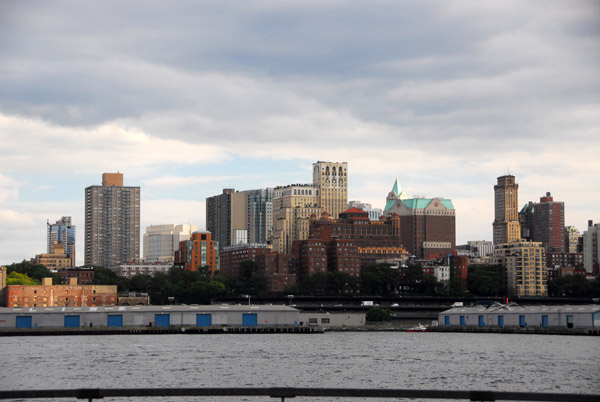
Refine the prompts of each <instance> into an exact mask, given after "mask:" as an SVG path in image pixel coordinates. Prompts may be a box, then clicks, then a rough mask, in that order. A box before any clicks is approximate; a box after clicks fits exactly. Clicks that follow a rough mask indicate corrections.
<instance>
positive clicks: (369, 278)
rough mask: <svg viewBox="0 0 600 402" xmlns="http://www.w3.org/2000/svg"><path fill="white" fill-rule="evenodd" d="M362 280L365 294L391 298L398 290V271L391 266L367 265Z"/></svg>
mask: <svg viewBox="0 0 600 402" xmlns="http://www.w3.org/2000/svg"><path fill="white" fill-rule="evenodd" d="M360 280H361V292H362V293H363V294H366V295H374V296H389V295H391V294H394V293H396V291H397V289H398V270H396V269H392V268H390V265H389V264H370V265H365V266H364V267H363V268H362V270H361V273H360Z"/></svg>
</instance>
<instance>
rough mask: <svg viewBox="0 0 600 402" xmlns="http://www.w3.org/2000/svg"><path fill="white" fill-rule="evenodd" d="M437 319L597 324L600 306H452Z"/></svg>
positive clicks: (447, 322)
mask: <svg viewBox="0 0 600 402" xmlns="http://www.w3.org/2000/svg"><path fill="white" fill-rule="evenodd" d="M438 321H439V325H440V326H446V327H452V326H454V327H471V328H473V327H490V328H509V327H516V328H528V327H529V328H531V327H534V328H600V306H597V305H592V306H566V305H563V306H528V307H523V306H519V305H500V304H492V305H491V306H489V307H483V306H476V307H455V308H452V309H450V310H446V311H442V312H441V313H439V316H438Z"/></svg>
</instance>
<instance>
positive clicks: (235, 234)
mask: <svg viewBox="0 0 600 402" xmlns="http://www.w3.org/2000/svg"><path fill="white" fill-rule="evenodd" d="M206 230H207V231H209V232H210V233H212V235H213V238H214V241H216V242H218V243H219V246H220V247H226V246H232V245H235V244H243V243H248V194H246V193H245V192H239V191H235V190H234V189H232V188H226V189H223V194H219V195H215V196H213V197H208V198H207V199H206Z"/></svg>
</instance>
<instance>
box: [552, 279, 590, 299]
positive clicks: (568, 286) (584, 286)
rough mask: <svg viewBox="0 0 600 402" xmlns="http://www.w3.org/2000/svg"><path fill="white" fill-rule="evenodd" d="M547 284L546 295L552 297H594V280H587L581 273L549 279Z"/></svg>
mask: <svg viewBox="0 0 600 402" xmlns="http://www.w3.org/2000/svg"><path fill="white" fill-rule="evenodd" d="M597 280H598V278H596V281H597ZM547 286H548V296H552V297H576V298H577V297H594V281H588V280H587V279H586V277H585V275H581V274H576V275H568V276H563V277H561V278H556V279H554V280H550V281H548V283H547ZM596 294H597V293H596Z"/></svg>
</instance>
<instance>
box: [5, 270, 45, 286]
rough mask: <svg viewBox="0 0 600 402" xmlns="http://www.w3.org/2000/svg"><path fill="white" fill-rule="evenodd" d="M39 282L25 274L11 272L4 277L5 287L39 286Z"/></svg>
mask: <svg viewBox="0 0 600 402" xmlns="http://www.w3.org/2000/svg"><path fill="white" fill-rule="evenodd" d="M39 284H40V281H36V280H35V279H33V278H30V277H29V276H28V275H27V274H22V273H20V272H17V271H13V272H11V273H10V274H8V275H7V276H6V286H12V285H39Z"/></svg>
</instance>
